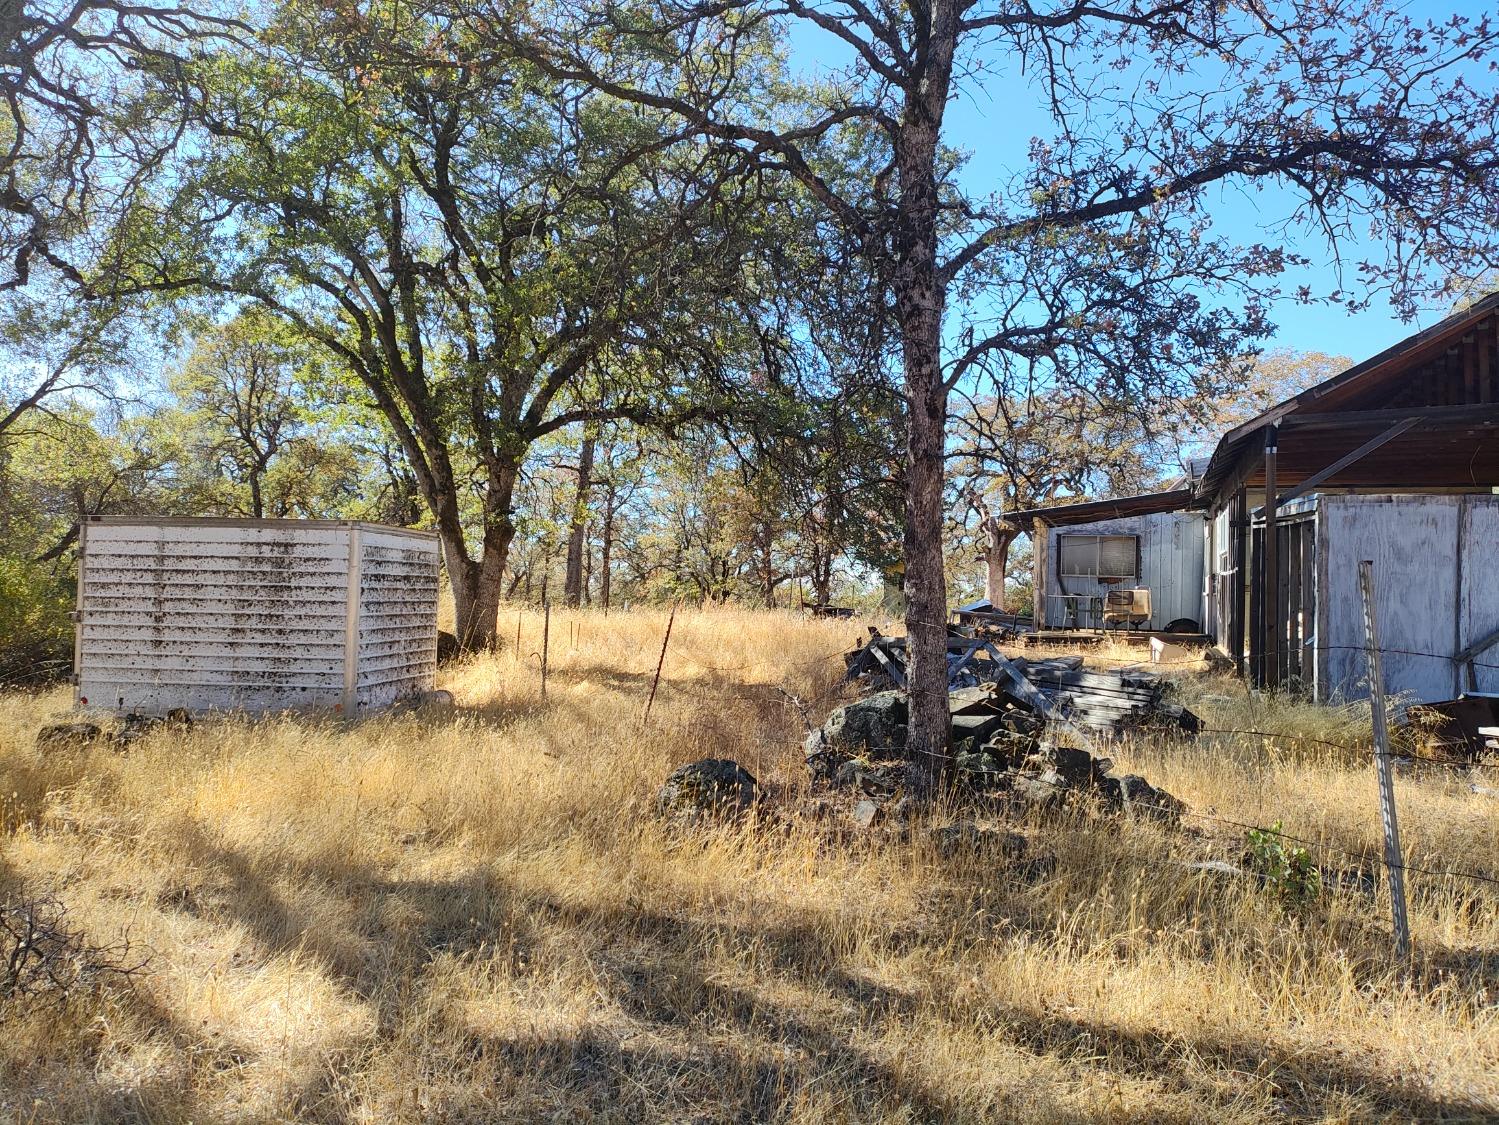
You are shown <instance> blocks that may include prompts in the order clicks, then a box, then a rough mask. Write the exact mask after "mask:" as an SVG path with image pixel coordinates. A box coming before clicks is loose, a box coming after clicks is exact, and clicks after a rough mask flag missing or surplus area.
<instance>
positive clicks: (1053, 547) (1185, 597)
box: [1037, 512, 1206, 629]
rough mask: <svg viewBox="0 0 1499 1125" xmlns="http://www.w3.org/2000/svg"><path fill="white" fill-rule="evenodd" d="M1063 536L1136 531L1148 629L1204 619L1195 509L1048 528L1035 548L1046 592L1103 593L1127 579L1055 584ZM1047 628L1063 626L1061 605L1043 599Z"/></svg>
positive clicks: (1041, 584)
mask: <svg viewBox="0 0 1499 1125" xmlns="http://www.w3.org/2000/svg"><path fill="white" fill-rule="evenodd" d="M1063 535H1135V536H1138V537H1139V540H1140V574H1139V577H1138V578H1137V580H1136V581H1135V583H1134V584H1133V585H1136V586H1143V587H1145V588H1147V589H1149V590H1150V621H1149V622H1148V624H1147V626H1146V627H1147V628H1151V629H1161V628H1164V627H1165V626H1166V625H1167V624H1168V623H1170V622H1172V621H1175V620H1177V619H1178V618H1182V617H1189V618H1191V619H1192V620H1194V621H1197V622H1199V623H1200V624H1206V623H1205V622H1204V621H1203V606H1202V585H1203V583H1202V576H1203V566H1202V563H1203V535H1204V520H1203V516H1202V515H1201V514H1200V513H1197V512H1157V513H1154V514H1151V515H1145V516H1122V517H1120V518H1118V519H1112V520H1099V521H1097V522H1095V523H1085V524H1076V525H1073V526H1070V527H1053V528H1048V529H1047V535H1046V549H1045V550H1044V551H1040V552H1037V559H1038V564H1039V565H1040V566H1042V567H1044V571H1043V573H1041V574H1040V575H1039V576H1038V577H1039V579H1040V581H1039V582H1038V583H1037V586H1038V588H1041V589H1043V590H1044V591H1045V593H1047V594H1060V593H1068V594H1089V595H1093V596H1096V597H1102V596H1103V595H1104V594H1105V593H1106V592H1107V591H1108V590H1110V589H1123V588H1128V587H1129V586H1130V585H1131V584H1130V583H1122V584H1120V585H1119V586H1108V585H1105V584H1104V583H1102V582H1098V581H1096V580H1094V579H1088V578H1068V579H1066V589H1065V590H1063V589H1061V588H1059V582H1060V581H1061V580H1060V579H1059V578H1058V576H1057V563H1056V560H1058V559H1059V558H1060V557H1061V554H1060V548H1059V547H1058V545H1057V541H1058V539H1059V538H1060V537H1061V536H1063ZM1045 612H1046V616H1045V623H1046V626H1047V627H1048V628H1060V627H1063V626H1064V625H1065V624H1066V613H1065V610H1064V609H1063V608H1062V606H1061V604H1060V603H1057V602H1055V601H1053V600H1052V599H1050V598H1048V599H1047V600H1046V611H1045Z"/></svg>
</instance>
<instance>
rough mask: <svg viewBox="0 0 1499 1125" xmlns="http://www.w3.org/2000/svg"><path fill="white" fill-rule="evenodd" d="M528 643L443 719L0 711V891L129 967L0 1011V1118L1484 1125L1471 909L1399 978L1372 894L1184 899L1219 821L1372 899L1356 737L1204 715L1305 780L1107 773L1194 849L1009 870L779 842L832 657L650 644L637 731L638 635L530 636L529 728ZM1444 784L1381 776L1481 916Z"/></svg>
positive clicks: (1365, 779) (47, 701) (1138, 845)
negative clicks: (710, 779) (805, 706)
mask: <svg viewBox="0 0 1499 1125" xmlns="http://www.w3.org/2000/svg"><path fill="white" fill-rule="evenodd" d="M520 617H521V627H522V644H521V652H522V653H524V654H527V655H526V656H525V658H524V659H516V658H515V655H514V654H513V653H511V652H509V651H506V652H503V653H500V654H498V655H496V656H493V657H486V658H482V659H476V660H473V661H471V662H468V663H464V664H460V665H456V666H454V667H452V668H450V669H448V670H447V671H446V672H445V673H444V675H443V676H442V682H443V686H445V687H447V688H449V689H451V690H452V692H453V693H454V695H455V696H456V699H457V707H456V709H455V710H454V711H453V712H451V713H448V714H427V715H406V716H392V717H386V718H380V719H374V720H370V721H366V722H360V723H353V724H342V723H338V722H334V721H319V720H311V719H305V718H304V719H295V718H286V719H278V720H273V721H267V722H261V723H249V722H238V721H236V722H222V723H200V724H198V725H197V726H196V727H195V728H193V729H192V730H191V731H188V732H186V733H183V732H162V733H159V734H155V735H152V736H151V737H149V738H147V739H146V740H144V741H142V742H140V743H137V744H136V745H135V746H134V747H133V748H132V749H131V751H130V753H129V754H127V755H117V754H114V753H112V752H110V751H109V750H108V749H103V748H95V749H90V750H85V751H61V752H52V753H49V754H47V755H46V756H43V755H41V754H40V753H39V752H38V751H37V750H36V749H35V747H34V738H35V734H36V731H37V729H38V727H39V726H41V725H42V724H43V723H45V722H48V721H55V719H56V718H57V717H59V716H60V715H61V713H63V712H64V711H65V710H66V708H67V706H68V703H69V695H68V692H67V691H66V690H56V691H52V692H48V693H46V694H41V695H20V694H12V695H9V696H4V697H0V794H3V805H0V826H3V845H0V847H3V851H0V892H3V894H4V895H5V896H10V897H13V896H14V895H16V894H17V893H19V892H20V891H21V889H22V888H25V889H28V890H31V891H39V890H50V891H53V892H55V893H56V894H57V895H58V896H60V898H61V899H62V900H63V901H64V902H65V903H66V904H67V906H68V908H69V910H70V912H71V914H72V917H73V918H74V920H75V921H76V922H77V923H78V924H80V925H81V926H82V927H84V928H85V929H86V930H87V932H88V933H89V935H90V937H91V938H92V939H93V940H95V941H99V942H110V941H114V940H117V939H118V938H119V937H120V936H121V935H125V934H128V935H129V937H130V940H131V941H132V942H133V943H134V944H135V946H136V948H137V949H148V950H149V951H150V962H149V966H148V969H147V971H145V972H143V973H141V974H140V975H138V976H137V977H135V978H133V979H131V980H128V981H125V982H120V983H117V984H115V985H112V986H106V987H103V988H101V989H97V990H93V991H88V992H80V993H79V994H77V995H75V996H73V997H72V998H70V999H69V1001H68V1002H67V1003H65V1004H64V1005H62V1006H60V1007H54V1008H36V1007H32V1008H29V1009H26V1010H17V1009H16V1008H15V1007H14V1006H12V1007H11V1008H10V1009H9V1010H5V1011H4V1012H3V1013H0V1021H3V1028H4V1033H3V1034H0V1117H3V1118H4V1119H6V1120H19V1121H70V1122H71V1121H86V1120H98V1121H115V1120H142V1121H189V1120H191V1121H196V1122H215V1121H225V1122H227V1121H280V1120H292V1119H297V1120H313V1121H340V1122H341V1121H361V1122H364V1121H368V1122H389V1121H412V1122H415V1121H476V1122H478V1121H486V1122H487V1121H522V1122H531V1121H559V1122H563V1121H565V1122H571V1121H649V1122H656V1121H669V1122H684V1123H685V1122H694V1123H695V1122H718V1121H745V1122H752V1121H795V1122H822V1121H832V1122H840V1121H882V1122H883V1121H888V1122H912V1121H953V1122H965V1121H971V1122H978V1121H1044V1122H1052V1121H1139V1122H1146V1121H1149V1122H1158V1121H1167V1122H1169V1121H1213V1122H1270V1121H1279V1120H1286V1119H1292V1120H1309V1121H1371V1120H1391V1121H1407V1120H1422V1121H1428V1120H1449V1119H1450V1120H1493V1119H1495V1118H1496V1117H1499V886H1495V885H1485V884H1480V883H1468V882H1462V881H1456V880H1452V879H1448V878H1442V877H1436V876H1424V875H1413V876H1412V878H1411V911H1412V927H1413V930H1414V942H1415V946H1416V950H1417V956H1416V960H1415V964H1414V966H1413V968H1412V971H1411V973H1410V974H1409V975H1403V974H1401V973H1398V972H1397V971H1395V969H1394V968H1393V966H1392V965H1391V963H1390V959H1389V952H1388V951H1389V936H1388V903H1387V900H1386V899H1385V898H1384V897H1383V892H1382V882H1381V890H1379V891H1374V892H1371V891H1370V890H1368V888H1367V886H1364V887H1360V886H1358V885H1357V881H1356V880H1350V883H1349V885H1348V886H1347V888H1346V889H1342V890H1338V891H1336V892H1335V893H1329V894H1326V895H1324V896H1323V897H1322V898H1321V899H1319V900H1318V901H1317V902H1315V903H1313V904H1312V905H1311V906H1309V907H1306V908H1304V909H1299V910H1295V909H1292V910H1288V909H1287V908H1285V907H1283V906H1281V905H1280V904H1279V903H1278V902H1277V901H1275V900H1274V899H1273V897H1272V896H1270V895H1267V894H1266V893H1264V892H1263V891H1262V890H1260V889H1259V888H1258V887H1257V886H1256V885H1255V884H1253V883H1251V882H1248V881H1246V880H1242V879H1236V878H1231V877H1222V876H1213V875H1204V874H1201V873H1198V872H1194V871H1192V870H1189V869H1188V868H1187V867H1186V866H1185V864H1184V862H1183V861H1192V860H1197V859H1202V858H1206V857H1214V856H1216V857H1220V858H1226V859H1230V860H1234V859H1237V857H1238V854H1239V852H1240V850H1241V849H1242V846H1243V836H1242V833H1241V832H1240V831H1239V830H1237V829H1235V828H1233V827H1231V826H1228V825H1224V824H1222V823H1220V822H1218V821H1214V820H1210V819H1206V818H1207V817H1222V818H1228V819H1233V820H1242V821H1246V822H1251V823H1256V824H1268V823H1270V822H1273V821H1276V820H1281V821H1283V822H1284V824H1285V828H1286V830H1287V831H1288V832H1293V833H1295V834H1296V835H1298V836H1305V837H1307V838H1309V839H1311V840H1313V841H1316V842H1318V843H1319V845H1322V846H1324V847H1325V848H1326V849H1327V850H1326V852H1325V855H1326V856H1327V857H1328V859H1329V861H1331V858H1332V857H1333V856H1335V855H1340V854H1343V853H1345V852H1352V853H1355V854H1357V855H1361V856H1365V857H1368V858H1367V860H1366V862H1365V866H1366V867H1368V868H1370V869H1371V870H1372V869H1373V867H1374V857H1375V856H1376V855H1377V854H1378V833H1377V824H1376V817H1375V791H1374V783H1373V776H1372V772H1371V768H1370V766H1369V764H1368V761H1367V758H1366V757H1365V756H1363V755H1361V754H1360V753H1359V752H1358V751H1357V750H1356V749H1353V748H1354V747H1357V746H1358V745H1360V744H1361V743H1362V742H1363V740H1364V738H1365V735H1364V733H1363V731H1364V729H1365V728H1364V727H1363V725H1362V723H1361V721H1360V716H1359V715H1358V714H1357V713H1345V712H1337V711H1329V710H1326V709H1315V708H1311V707H1306V706H1291V705H1280V704H1277V703H1274V702H1263V701H1254V700H1250V699H1248V698H1246V697H1245V695H1244V692H1243V689H1242V687H1240V686H1238V685H1237V684H1235V683H1234V682H1233V681H1231V680H1201V679H1194V680H1192V681H1191V682H1189V683H1187V684H1185V685H1184V688H1183V691H1184V694H1185V695H1186V697H1187V701H1188V702H1189V703H1190V704H1191V705H1192V706H1194V707H1195V708H1196V709H1197V710H1198V711H1199V712H1200V713H1201V714H1202V715H1203V716H1204V718H1205V719H1206V720H1207V721H1208V723H1209V725H1210V726H1213V727H1216V728H1243V729H1254V730H1271V731H1275V732H1277V733H1281V734H1284V735H1287V736H1306V735H1310V736H1314V737H1316V738H1319V739H1322V740H1325V742H1327V743H1332V744H1333V745H1324V744H1322V743H1320V742H1319V743H1309V742H1301V741H1298V740H1296V739H1295V738H1292V737H1286V738H1279V739H1266V738H1263V737H1258V736H1248V735H1219V734H1214V735H1205V736H1203V737H1201V738H1200V739H1198V740H1197V741H1196V742H1193V743H1179V744H1174V745H1167V744H1161V745H1152V744H1139V745H1131V746H1125V747H1121V748H1120V749H1119V751H1118V752H1117V754H1116V755H1115V756H1116V759H1117V760H1119V761H1120V763H1121V764H1122V765H1125V766H1127V767H1129V768H1130V769H1132V770H1133V771H1135V772H1138V773H1142V774H1144V775H1145V776H1146V777H1148V778H1149V779H1150V780H1151V781H1152V782H1153V783H1155V784H1157V785H1160V786H1163V787H1165V788H1166V789H1168V790H1169V791H1171V792H1172V793H1175V794H1176V795H1177V796H1179V797H1181V798H1182V799H1183V800H1185V801H1186V802H1187V803H1188V804H1189V806H1190V807H1191V809H1192V810H1193V812H1194V813H1196V814H1200V815H1199V816H1196V817H1192V818H1189V819H1187V820H1186V821H1184V822H1183V826H1182V827H1181V828H1174V829H1168V828H1164V827H1157V826H1154V825H1147V824H1132V823H1120V822H1118V821H1115V820H1110V819H1099V818H1090V817H1089V816H1087V815H1084V814H1081V813H1078V814H1068V815H1062V816H1058V817H1054V818H1052V819H1049V820H1034V821H1030V822H1025V823H1020V824H1017V825H1015V826H1014V827H1016V828H1018V829H1019V830H1021V831H1023V832H1024V833H1026V834H1027V835H1028V836H1029V837H1030V841H1031V846H1030V855H1031V856H1033V857H1034V856H1036V855H1052V856H1054V857H1055V863H1054V865H1053V864H1047V863H1041V864H1035V863H1031V864H1021V863H1017V862H1014V861H1009V860H1004V859H999V858H995V857H992V856H986V855H984V854H973V853H971V852H970V853H963V852H960V853H959V854H956V855H943V854H941V853H940V852H939V850H938V849H937V848H935V847H934V846H933V844H932V841H931V839H930V837H929V834H928V833H927V832H926V831H925V827H926V826H918V828H917V830H916V831H914V832H913V833H911V835H910V837H909V838H908V839H900V838H898V837H896V836H894V835H886V834H879V833H876V834H868V833H866V834H859V833H857V832H848V831H846V830H845V828H844V826H843V825H842V824H841V823H830V822H828V821H826V820H822V821H819V820H816V819H814V818H813V817H811V816H810V815H798V813H797V812H796V808H797V802H798V800H799V798H800V797H801V795H802V794H803V793H804V792H805V788H806V783H805V778H804V776H803V775H804V770H803V767H802V764H801V753H800V742H801V738H802V734H803V726H802V721H801V718H800V717H799V715H798V714H797V711H796V709H795V708H794V707H792V706H790V705H789V704H788V703H787V702H786V699H785V696H784V695H783V694H782V693H781V692H780V691H779V690H778V689H779V688H782V687H784V688H785V689H787V690H788V691H790V692H793V693H795V694H796V695H797V696H799V697H801V698H802V699H803V700H807V701H811V703H812V707H813V710H814V712H815V715H816V718H818V719H820V718H821V717H822V715H823V713H825V712H826V710H827V709H829V708H830V707H832V706H833V705H834V704H835V703H836V702H837V701H838V699H839V698H840V693H841V692H842V690H843V689H842V688H841V687H840V685H839V683H838V677H839V674H840V673H841V670H842V662H841V660H839V659H838V657H837V653H838V652H839V651H840V650H841V649H844V648H846V647H848V645H849V643H850V642H851V641H852V640H853V638H854V636H855V634H856V633H858V632H860V631H861V630H860V627H859V626H858V625H856V624H855V623H851V622H837V623H828V622H810V621H806V620H802V619H798V618H795V617H792V616H790V615H784V614H772V613H754V612H747V611H725V612H717V613H684V614H682V615H679V616H678V618H677V621H676V626H675V629H674V631H673V634H672V643H671V649H670V652H669V653H668V655H667V659H666V668H665V674H664V679H663V685H662V688H661V693H660V696H659V698H658V699H657V700H656V703H655V707H654V710H653V712H652V714H651V718H650V722H649V725H643V724H642V710H643V707H644V704H645V699H646V694H647V692H648V690H649V685H650V679H651V673H652V671H653V669H654V666H655V662H656V656H657V652H658V649H659V645H660V640H661V635H662V632H663V629H664V627H665V623H666V617H665V614H663V613H654V612H637V613H630V614H614V615H611V616H610V617H608V618H607V619H606V618H603V617H601V616H599V615H597V614H592V613H584V614H576V615H569V614H565V613H557V614H554V615H553V619H552V646H551V654H552V672H551V679H550V684H549V695H548V698H547V699H546V700H545V701H543V700H542V699H541V697H540V693H539V677H538V674H537V666H536V661H535V660H534V659H532V658H531V657H530V656H529V654H530V653H531V652H533V651H535V650H537V649H539V647H540V645H539V639H540V636H539V634H540V619H539V617H538V616H536V615H534V614H529V613H526V614H522V615H520ZM506 620H508V622H509V624H508V625H507V626H504V631H506V632H508V631H509V630H511V629H513V628H514V626H515V621H516V614H515V613H514V612H513V611H512V612H511V613H510V615H509V617H508V619H506ZM702 757H729V758H734V759H737V760H738V761H739V762H740V763H741V764H743V765H744V766H745V767H746V768H748V769H749V770H750V771H751V772H752V773H754V774H755V775H756V776H757V777H759V778H760V779H761V780H762V782H764V783H766V784H767V786H769V788H770V790H771V794H772V797H773V800H774V808H773V809H772V811H771V812H769V813H768V814H767V815H766V816H765V817H764V818H763V819H762V820H760V821H759V822H758V823H755V824H752V825H748V826H745V827H741V828H725V829H722V830H715V831H701V832H698V833H696V834H693V835H690V836H685V837H684V836H674V835H672V834H671V833H670V832H668V831H666V830H665V829H664V828H663V827H662V826H661V824H660V823H659V822H658V821H657V820H656V818H655V817H654V816H653V814H652V809H651V801H652V798H653V795H654V793H655V790H656V788H657V786H658V785H659V784H660V782H661V780H662V778H663V777H664V775H665V774H666V773H667V772H668V771H669V770H670V769H671V768H673V767H674V766H677V765H679V764H682V763H684V762H688V761H692V760H694V759H697V758H702ZM1495 772H1496V771H1489V773H1490V775H1491V776H1490V779H1489V780H1488V781H1487V782H1486V783H1485V784H1487V785H1491V786H1499V777H1495V776H1493V775H1494V774H1495ZM1471 780H1472V779H1471V778H1470V777H1467V776H1457V775H1455V774H1453V773H1452V772H1451V771H1442V770H1432V771H1429V772H1426V771H1423V772H1420V773H1418V774H1415V775H1412V776H1403V777H1401V779H1400V781H1399V783H1398V784H1399V791H1400V802H1401V815H1402V817H1403V818H1404V820H1403V830H1404V833H1405V837H1406V844H1407V848H1408V852H1409V855H1408V862H1410V863H1411V864H1412V865H1418V866H1424V867H1433V868H1438V867H1454V866H1456V867H1462V868H1465V869H1468V870H1477V871H1483V872H1488V873H1490V874H1499V800H1496V798H1495V797H1494V796H1493V795H1485V794H1479V793H1473V792H1471V791H1470V790H1469V784H1470V781H1471ZM956 815H958V814H957V813H956V812H954V811H952V810H948V811H945V812H937V813H934V814H933V817H932V823H933V824H934V825H935V824H941V823H945V822H946V821H948V820H951V819H953V817H954V816H956ZM1334 849H1337V850H1336V851H1335V850H1334ZM1343 857H1344V859H1345V860H1346V861H1347V862H1348V863H1349V864H1350V865H1351V864H1353V863H1354V862H1355V861H1354V860H1353V859H1350V858H1348V857H1347V856H1346V855H1344V856H1343Z"/></svg>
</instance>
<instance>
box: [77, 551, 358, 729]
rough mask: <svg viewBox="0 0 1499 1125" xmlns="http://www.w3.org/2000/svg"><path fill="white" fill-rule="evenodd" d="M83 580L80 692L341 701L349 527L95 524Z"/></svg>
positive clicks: (113, 702) (95, 701)
mask: <svg viewBox="0 0 1499 1125" xmlns="http://www.w3.org/2000/svg"><path fill="white" fill-rule="evenodd" d="M86 536H87V538H86V541H85V542H86V547H85V549H84V552H83V563H82V567H81V574H80V581H79V596H80V606H81V609H82V611H83V612H82V621H81V623H80V626H79V644H78V650H79V651H78V673H79V686H78V694H79V696H80V697H81V698H85V699H88V700H89V702H90V704H92V705H94V706H106V707H119V708H122V709H127V710H128V709H134V710H142V711H164V710H168V709H170V708H173V707H183V708H185V709H187V710H189V711H193V712H203V711H211V710H228V709H243V710H248V711H267V710H280V709H285V708H292V707H309V706H328V705H331V704H333V703H336V702H337V701H338V690H337V688H338V685H339V683H340V682H341V680H342V675H343V658H342V650H341V648H340V647H339V645H340V643H341V640H342V631H341V629H340V628H339V623H340V622H341V620H342V616H343V607H344V596H343V593H342V590H341V589H340V587H339V585H338V582H339V576H340V575H341V574H342V573H343V572H344V570H345V569H346V567H347V559H348V546H347V537H348V530H347V528H344V527H339V526H337V525H330V524H319V525H314V526H302V525H298V524H296V523H278V524H270V525H267V524H252V525H237V524H233V523H225V522H215V523H213V524H192V523H164V524H159V525H157V524H150V523H144V522H140V521H135V522H130V523H94V522H91V523H90V524H89V525H88V527H87V530H86Z"/></svg>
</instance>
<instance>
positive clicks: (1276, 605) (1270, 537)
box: [1260, 426, 1281, 691]
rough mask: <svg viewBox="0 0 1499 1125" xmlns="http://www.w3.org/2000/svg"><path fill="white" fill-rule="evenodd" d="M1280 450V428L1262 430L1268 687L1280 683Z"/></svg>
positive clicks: (1265, 684) (1266, 680) (1275, 687)
mask: <svg viewBox="0 0 1499 1125" xmlns="http://www.w3.org/2000/svg"><path fill="white" fill-rule="evenodd" d="M1279 451H1280V429H1279V427H1277V426H1269V427H1267V428H1266V430H1265V549H1264V552H1263V555H1262V559H1263V567H1262V569H1263V573H1262V574H1261V575H1260V581H1261V582H1263V583H1264V593H1263V595H1262V598H1263V604H1264V606H1265V648H1264V652H1265V672H1264V677H1263V684H1264V686H1265V688H1266V689H1267V690H1269V691H1274V690H1276V689H1277V688H1279V687H1280V633H1281V619H1280V608H1281V607H1280V543H1279V539H1280V536H1279V534H1278V533H1277V528H1276V520H1275V517H1276V505H1277V498H1276V492H1277V484H1276V479H1275V460H1276V455H1277V454H1278V453H1279Z"/></svg>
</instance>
